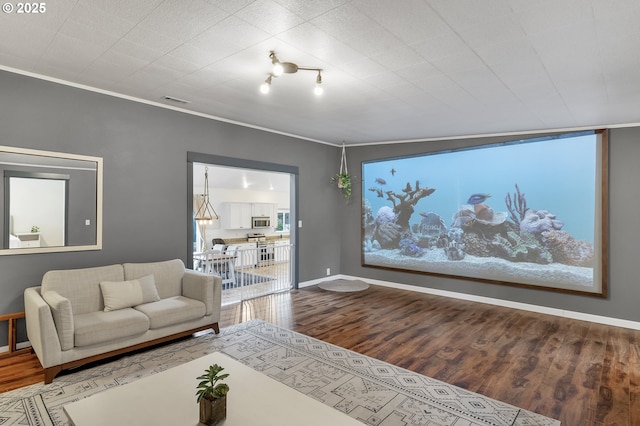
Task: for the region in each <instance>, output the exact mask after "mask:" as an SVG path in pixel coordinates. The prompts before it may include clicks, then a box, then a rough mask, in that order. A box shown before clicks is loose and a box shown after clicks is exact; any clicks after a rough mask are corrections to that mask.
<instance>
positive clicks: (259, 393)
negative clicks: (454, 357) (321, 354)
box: [64, 352, 362, 426]
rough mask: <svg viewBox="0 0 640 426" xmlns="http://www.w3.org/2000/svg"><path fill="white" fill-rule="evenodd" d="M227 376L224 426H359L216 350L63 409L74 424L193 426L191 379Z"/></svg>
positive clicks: (195, 414) (193, 385)
mask: <svg viewBox="0 0 640 426" xmlns="http://www.w3.org/2000/svg"><path fill="white" fill-rule="evenodd" d="M212 364H218V365H220V366H222V367H224V369H225V370H224V372H225V373H229V377H228V378H227V379H226V380H225V382H226V383H228V384H229V387H230V388H231V390H230V391H229V395H228V396H227V419H226V420H225V421H224V422H222V423H221V424H222V425H224V426H253V425H256V426H258V425H260V426H289V425H290V426H300V425H305V426H327V425H340V426H351V425H353V426H355V425H359V426H362V423H360V422H359V421H357V420H355V419H353V418H351V417H349V416H347V415H346V414H344V413H341V412H340V411H338V410H336V409H334V408H333V407H329V406H328V405H325V404H323V403H321V402H319V401H316V400H314V399H312V398H310V397H308V396H306V395H304V394H302V393H300V392H298V391H296V390H295V389H292V388H290V387H288V386H286V385H283V384H282V383H280V382H277V381H275V380H274V379H272V378H270V377H268V376H266V375H264V374H262V373H260V372H257V371H255V370H253V369H252V368H250V367H247V366H245V365H244V364H242V363H240V362H238V361H236V360H234V359H232V358H229V357H228V356H226V355H224V354H221V353H219V352H216V353H213V354H211V355H207V356H204V357H202V358H198V359H196V360H193V361H191V362H188V363H186V364H183V365H180V366H178V367H174V368H171V369H169V370H166V371H163V372H161V373H157V374H154V375H152V376H149V377H145V378H143V379H139V380H136V381H135V382H133V383H129V384H127V385H123V386H118V387H116V388H113V389H109V390H106V391H104V392H100V393H98V394H96V395H93V396H90V397H88V398H85V399H82V400H80V401H76V402H73V403H70V404H67V405H65V406H64V411H65V412H66V413H67V415H68V416H69V418H70V419H71V421H72V423H73V424H74V425H75V426H103V425H104V426H113V425H136V426H144V425H153V426H163V425H166V426H176V425H181V426H196V425H198V424H200V423H199V422H198V416H199V414H198V404H197V403H196V396H195V394H196V385H197V384H198V381H197V380H196V377H198V376H200V375H201V374H203V373H204V370H205V369H206V368H208V367H209V366H210V365H212Z"/></svg>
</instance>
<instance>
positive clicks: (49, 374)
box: [44, 365, 62, 385]
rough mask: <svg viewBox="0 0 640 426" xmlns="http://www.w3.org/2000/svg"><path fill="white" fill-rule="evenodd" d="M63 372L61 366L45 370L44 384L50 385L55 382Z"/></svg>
mask: <svg viewBox="0 0 640 426" xmlns="http://www.w3.org/2000/svg"><path fill="white" fill-rule="evenodd" d="M61 371H62V366H61V365H55V366H53V367H49V368H45V369H44V384H45V385H48V384H49V383H51V382H53V379H54V378H55V377H56V376H57V375H58V373H60V372H61Z"/></svg>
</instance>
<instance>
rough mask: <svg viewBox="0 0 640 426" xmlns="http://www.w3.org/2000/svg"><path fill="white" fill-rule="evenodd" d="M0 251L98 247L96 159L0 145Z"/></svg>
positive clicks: (98, 176) (99, 181)
mask: <svg viewBox="0 0 640 426" xmlns="http://www.w3.org/2000/svg"><path fill="white" fill-rule="evenodd" d="M0 173H1V175H2V176H3V179H4V184H3V185H2V186H1V187H0V188H2V191H3V194H2V196H0V203H2V204H3V205H2V208H1V209H0V212H1V213H2V220H0V226H1V227H2V228H1V234H2V238H1V239H0V241H1V242H2V246H1V247H0V255H6V254H25V253H43V252H57V251H78V250H98V249H101V248H102V159H101V158H98V157H87V156H79V155H72V154H62V153H55V152H48V151H35V150H28V149H20V148H9V147H1V146H0Z"/></svg>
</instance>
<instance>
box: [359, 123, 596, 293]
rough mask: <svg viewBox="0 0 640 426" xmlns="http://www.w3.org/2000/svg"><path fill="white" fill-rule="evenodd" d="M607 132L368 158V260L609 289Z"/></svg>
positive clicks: (483, 277) (568, 288)
mask: <svg viewBox="0 0 640 426" xmlns="http://www.w3.org/2000/svg"><path fill="white" fill-rule="evenodd" d="M606 165H607V144H606V133H605V132H592V131H590V132H581V133H572V134H563V135H558V136H552V137H544V138H537V139H527V140H519V141H513V142H508V143H499V144H492V145H483V146H478V147H474V148H467V149H459V150H450V151H438V152H432V153H425V154H420V155H415V156H411V157H399V158H386V159H381V160H375V161H366V162H363V163H362V230H363V232H362V264H363V266H371V267H378V268H385V269H398V270H403V271H410V272H417V273H424V274H435V275H440V276H447V277H456V278H458V277H462V278H465V279H471V280H478V281H484V282H490V283H497V284H510V285H517V286H525V287H535V288H544V289H553V290H556V291H564V292H570V293H578V294H588V295H594V296H601V297H604V296H605V295H606V277H607V274H606V271H605V267H606V264H607V262H606V261H604V259H606V250H605V249H606V235H605V234H604V232H605V229H606V227H605V222H606V205H607V203H606V195H607V194H606V182H607V176H606V175H607V166H606Z"/></svg>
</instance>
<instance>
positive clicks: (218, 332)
mask: <svg viewBox="0 0 640 426" xmlns="http://www.w3.org/2000/svg"><path fill="white" fill-rule="evenodd" d="M212 328H213V331H214V333H216V334H220V326H219V325H218V323H217V322H214V323H213V325H212Z"/></svg>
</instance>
